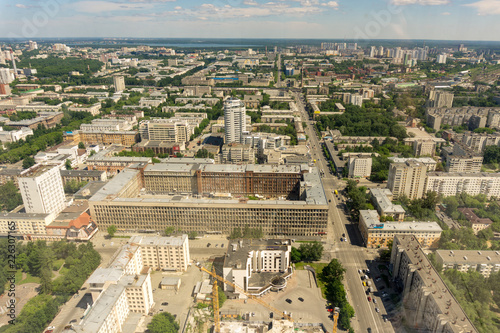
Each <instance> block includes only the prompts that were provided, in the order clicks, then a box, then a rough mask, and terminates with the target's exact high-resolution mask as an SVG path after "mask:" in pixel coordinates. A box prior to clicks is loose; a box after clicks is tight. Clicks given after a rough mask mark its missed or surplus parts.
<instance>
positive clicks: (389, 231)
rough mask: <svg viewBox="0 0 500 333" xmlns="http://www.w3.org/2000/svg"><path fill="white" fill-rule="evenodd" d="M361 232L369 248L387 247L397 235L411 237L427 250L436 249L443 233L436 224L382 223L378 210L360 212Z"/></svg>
mask: <svg viewBox="0 0 500 333" xmlns="http://www.w3.org/2000/svg"><path fill="white" fill-rule="evenodd" d="M358 227H359V231H360V233H361V237H362V238H363V241H364V243H365V245H366V247H367V248H372V249H374V248H380V247H387V246H388V242H389V241H391V240H393V239H394V237H395V236H396V235H400V234H401V235H411V236H413V237H415V238H416V239H418V241H419V242H420V243H421V244H422V246H423V247H425V248H430V247H436V246H437V243H438V241H439V239H440V238H441V232H442V231H443V230H442V229H441V227H440V226H439V224H437V223H436V222H415V221H414V222H385V223H381V222H380V217H379V215H378V213H377V211H376V210H360V211H359V226H358Z"/></svg>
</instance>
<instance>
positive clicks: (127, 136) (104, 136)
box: [64, 131, 139, 147]
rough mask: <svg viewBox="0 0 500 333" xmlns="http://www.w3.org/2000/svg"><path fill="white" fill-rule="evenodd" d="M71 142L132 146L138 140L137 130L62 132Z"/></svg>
mask: <svg viewBox="0 0 500 333" xmlns="http://www.w3.org/2000/svg"><path fill="white" fill-rule="evenodd" d="M64 137H65V138H66V139H67V140H72V141H73V143H78V142H83V143H85V144H90V145H104V146H108V145H122V146H129V147H130V146H132V145H133V144H135V143H137V142H138V141H139V133H138V132H137V131H72V132H66V133H64Z"/></svg>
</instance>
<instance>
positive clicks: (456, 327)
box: [391, 235, 477, 333]
mask: <svg viewBox="0 0 500 333" xmlns="http://www.w3.org/2000/svg"><path fill="white" fill-rule="evenodd" d="M391 266H392V276H393V279H394V281H395V282H396V285H397V286H398V288H399V289H400V290H401V297H402V299H403V302H402V304H403V309H404V312H403V314H404V316H405V319H406V323H407V325H409V326H410V327H412V328H414V329H416V330H419V331H425V332H431V333H455V332H464V333H465V332H468V333H475V332H477V330H476V328H475V327H474V325H473V324H472V322H471V321H470V319H469V318H468V317H467V314H466V313H465V312H464V310H463V309H462V308H461V307H460V304H459V303H458V301H457V300H456V299H455V298H454V297H453V294H452V293H451V291H450V290H449V289H448V287H447V286H446V284H445V283H444V282H443V280H442V279H441V277H440V276H439V274H438V272H437V271H436V270H435V269H434V268H433V267H432V265H431V263H430V262H429V259H427V256H426V254H425V252H424V251H423V250H422V246H421V245H420V244H419V242H418V240H417V239H416V238H415V237H414V236H412V235H397V236H396V237H394V242H393V245H392V253H391Z"/></svg>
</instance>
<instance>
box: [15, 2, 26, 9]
mask: <svg viewBox="0 0 500 333" xmlns="http://www.w3.org/2000/svg"><path fill="white" fill-rule="evenodd" d="M16 7H17V8H28V7H27V6H26V5H23V4H22V3H18V4H17V5H16Z"/></svg>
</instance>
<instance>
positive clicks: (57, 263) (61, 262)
mask: <svg viewBox="0 0 500 333" xmlns="http://www.w3.org/2000/svg"><path fill="white" fill-rule="evenodd" d="M62 265H64V259H59V260H56V261H54V264H53V265H52V267H53V268H52V269H53V270H54V271H58V270H59V269H60V268H61V266H62Z"/></svg>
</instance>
